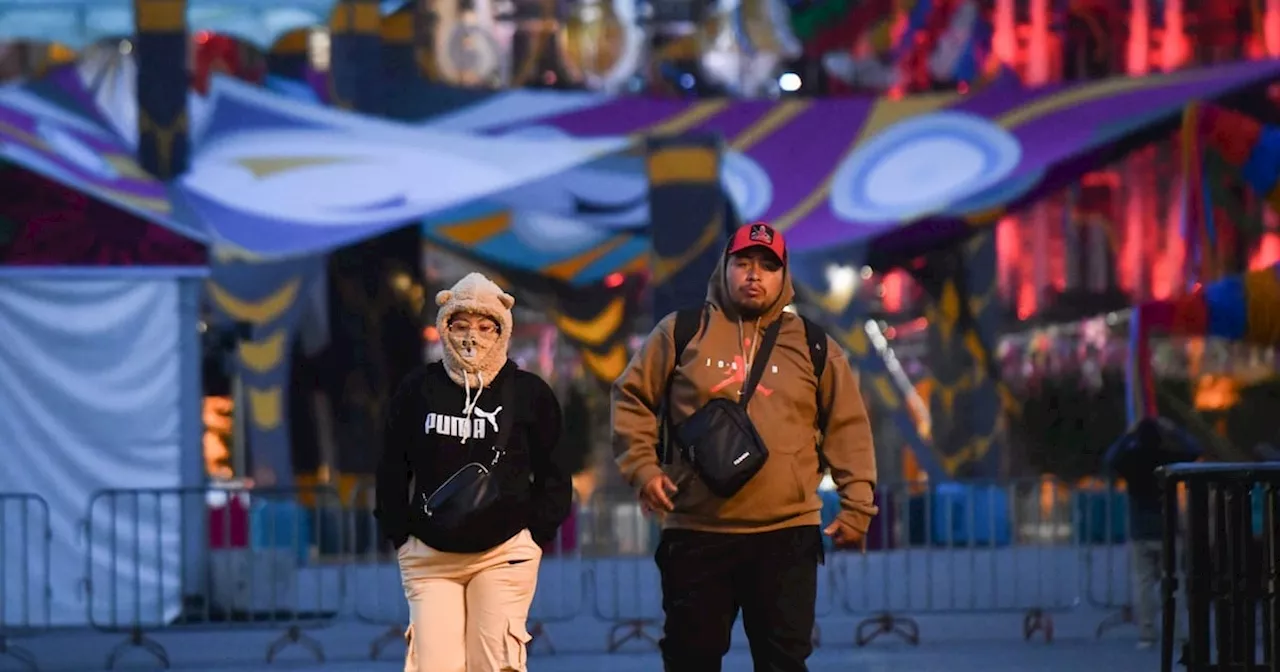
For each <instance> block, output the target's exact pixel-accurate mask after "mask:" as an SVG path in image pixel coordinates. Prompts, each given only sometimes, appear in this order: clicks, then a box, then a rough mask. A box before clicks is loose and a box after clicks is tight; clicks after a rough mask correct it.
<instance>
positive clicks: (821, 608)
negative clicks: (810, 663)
mask: <svg viewBox="0 0 1280 672" xmlns="http://www.w3.org/2000/svg"><path fill="white" fill-rule="evenodd" d="M838 558H839V556H838V555H836V553H833V552H832V551H827V552H826V556H825V558H824V560H823V564H822V566H820V567H818V598H817V601H816V602H815V603H814V616H816V617H817V618H816V619H815V620H814V623H813V635H812V637H811V641H812V642H813V646H814V648H817V647H820V646H822V624H821V623H820V622H819V621H818V620H817V619H821V618H824V617H826V616H830V615H831V614H833V613H835V610H836V605H838V604H839V603H840V598H841V596H842V594H843V589H842V588H841V587H840V563H839V562H837V560H838Z"/></svg>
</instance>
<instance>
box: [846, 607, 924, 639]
mask: <svg viewBox="0 0 1280 672" xmlns="http://www.w3.org/2000/svg"><path fill="white" fill-rule="evenodd" d="M881 635H893V636H895V637H897V638H899V639H901V640H902V641H904V642H906V643H908V644H910V645H911V646H919V645H920V624H919V623H917V622H916V621H915V619H913V618H906V617H904V616H894V615H893V614H890V613H883V614H877V615H875V616H872V617H870V618H864V619H862V620H861V621H859V622H858V625H857V626H856V627H855V628H854V631H853V642H854V644H857V645H858V646H860V647H861V646H866V645H868V644H870V643H871V642H874V641H876V639H877V638H879V637H880V636H881Z"/></svg>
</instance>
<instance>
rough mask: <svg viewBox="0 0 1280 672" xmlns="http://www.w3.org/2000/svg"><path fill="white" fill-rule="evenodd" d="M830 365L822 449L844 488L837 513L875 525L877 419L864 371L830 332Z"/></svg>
mask: <svg viewBox="0 0 1280 672" xmlns="http://www.w3.org/2000/svg"><path fill="white" fill-rule="evenodd" d="M827 352H828V355H827V366H826V370H825V371H823V374H822V380H820V381H818V391H819V393H820V396H821V398H822V402H823V403H824V404H825V405H826V407H827V408H828V409H830V411H829V416H828V422H827V427H826V430H825V433H824V438H823V442H822V452H823V454H824V455H825V456H826V458H827V463H828V464H830V466H831V478H832V479H833V480H834V481H835V483H836V488H837V490H838V491H839V493H840V513H839V514H838V515H837V518H838V519H839V520H841V521H842V522H844V523H846V524H848V525H849V526H851V527H853V528H854V529H856V530H858V531H860V532H864V533H865V532H866V531H867V528H868V527H870V526H871V518H872V517H873V516H875V515H876V514H877V513H878V512H879V509H878V508H877V507H876V504H875V488H876V452H875V446H874V444H873V443H872V440H871V422H870V420H869V418H868V417H867V407H866V406H865V405H864V404H863V402H862V392H861V391H859V389H858V376H857V375H856V374H855V373H854V372H853V369H852V368H851V367H850V366H849V360H848V358H847V357H846V356H845V353H844V349H843V348H841V347H840V345H839V344H838V343H836V342H835V341H834V340H832V339H831V338H830V337H828V338H827Z"/></svg>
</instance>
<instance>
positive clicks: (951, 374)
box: [916, 230, 1012, 478]
mask: <svg viewBox="0 0 1280 672" xmlns="http://www.w3.org/2000/svg"><path fill="white" fill-rule="evenodd" d="M995 269H996V251H995V235H994V232H993V231H991V230H986V231H983V232H981V233H980V234H979V235H977V236H975V237H973V238H972V239H970V240H969V241H967V242H966V243H965V244H964V245H962V246H960V247H959V248H955V249H950V250H946V251H944V252H938V253H935V254H933V255H931V256H930V257H928V262H927V263H926V265H925V266H924V267H923V268H921V269H919V270H917V271H916V279H917V281H919V282H920V283H921V285H922V286H923V287H924V288H925V291H927V292H928V293H929V295H930V297H931V298H932V301H930V303H929V305H928V306H927V307H926V308H925V315H926V318H927V319H928V321H929V328H928V342H929V372H930V385H929V388H930V389H931V394H930V400H929V413H930V418H931V428H932V429H931V434H932V438H933V445H934V446H935V447H936V448H937V449H938V452H939V453H940V454H941V455H942V458H943V461H944V467H945V469H946V472H947V474H948V475H950V476H953V477H961V478H983V477H996V476H999V475H1000V474H999V471H1000V456H1001V450H1002V447H1003V437H1002V436H1001V434H1002V422H1001V418H1002V415H1003V413H1002V411H1003V406H1002V403H1001V401H1002V400H1001V394H1000V388H999V381H998V379H997V370H998V367H997V366H996V364H995V360H994V357H993V345H994V343H995V339H996V334H998V331H999V320H1000V317H999V315H1000V309H999V306H998V301H996V300H995V298H994V297H995V289H996V281H995V280H996V279H995ZM1009 404H1010V405H1012V400H1011V399H1010V400H1009Z"/></svg>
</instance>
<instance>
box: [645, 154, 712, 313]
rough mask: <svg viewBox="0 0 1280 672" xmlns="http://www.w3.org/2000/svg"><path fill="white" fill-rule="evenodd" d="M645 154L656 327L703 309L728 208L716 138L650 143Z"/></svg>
mask: <svg viewBox="0 0 1280 672" xmlns="http://www.w3.org/2000/svg"><path fill="white" fill-rule="evenodd" d="M646 150H647V160H646V161H645V166H646V169H647V173H648V176H649V218H650V221H651V224H650V230H651V232H652V234H651V235H652V246H653V247H652V250H653V252H652V269H653V270H652V274H653V275H652V284H653V318H654V320H655V321H657V320H661V319H662V318H663V317H664V316H666V315H667V314H669V313H671V312H674V311H677V310H681V309H684V308H690V307H697V306H700V305H702V302H703V300H704V299H705V297H706V295H707V279H708V278H710V277H711V273H712V271H714V270H715V267H716V264H718V263H720V255H721V253H722V252H723V248H724V241H725V238H726V231H725V208H726V203H725V198H724V194H723V192H721V190H720V140H719V138H718V137H717V136H714V135H696V136H684V137H675V138H651V139H650V140H649V141H648V143H647V146H646Z"/></svg>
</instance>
